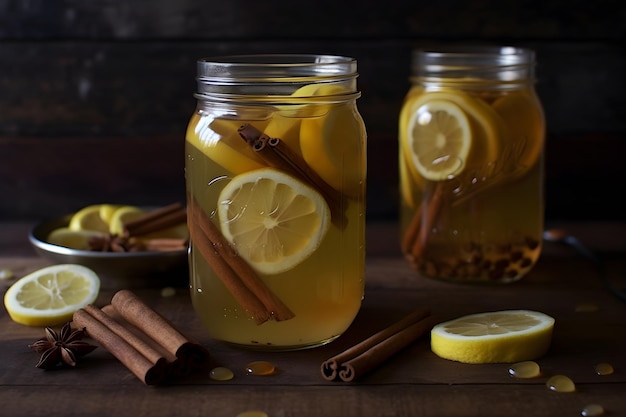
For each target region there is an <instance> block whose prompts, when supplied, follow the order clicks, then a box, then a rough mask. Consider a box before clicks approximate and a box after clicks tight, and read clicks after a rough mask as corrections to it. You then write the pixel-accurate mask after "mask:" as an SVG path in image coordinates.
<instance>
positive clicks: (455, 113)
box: [401, 91, 506, 181]
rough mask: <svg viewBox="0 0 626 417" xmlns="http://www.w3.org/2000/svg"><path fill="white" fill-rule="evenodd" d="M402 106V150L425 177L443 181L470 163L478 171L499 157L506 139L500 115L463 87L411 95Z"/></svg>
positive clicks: (456, 174) (469, 165)
mask: <svg viewBox="0 0 626 417" xmlns="http://www.w3.org/2000/svg"><path fill="white" fill-rule="evenodd" d="M406 108H407V109H408V110H407V112H408V114H407V115H404V118H405V119H408V124H407V126H408V127H407V128H406V131H404V130H401V139H404V143H403V144H402V146H403V147H404V148H403V151H404V152H406V153H408V154H409V155H411V157H412V161H413V163H414V165H415V168H417V171H418V172H419V174H420V175H421V176H422V177H424V178H425V179H428V180H432V181H442V180H446V179H450V178H453V177H457V176H459V175H460V174H461V173H463V172H464V171H465V170H466V169H467V168H468V167H472V168H475V169H481V168H483V167H484V166H485V165H487V164H488V163H492V162H494V161H495V160H496V159H497V157H498V155H499V152H500V149H501V147H502V143H505V142H506V138H505V130H504V127H503V121H502V119H501V118H500V117H499V116H498V114H497V113H496V112H495V111H494V110H493V109H492V108H491V107H490V106H488V105H487V104H486V103H484V102H482V101H481V100H480V99H476V98H473V97H471V96H469V95H468V94H465V93H463V92H461V91H435V92H424V93H422V94H415V95H413V96H412V97H410V102H409V104H408V105H407V106H406Z"/></svg>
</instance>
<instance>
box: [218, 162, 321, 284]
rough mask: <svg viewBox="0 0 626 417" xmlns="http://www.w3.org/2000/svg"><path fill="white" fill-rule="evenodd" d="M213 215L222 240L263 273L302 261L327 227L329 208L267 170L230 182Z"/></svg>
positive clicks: (294, 183) (301, 187) (291, 181)
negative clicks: (218, 224) (225, 240)
mask: <svg viewBox="0 0 626 417" xmlns="http://www.w3.org/2000/svg"><path fill="white" fill-rule="evenodd" d="M217 212H218V216H219V221H220V228H221V231H222V234H223V235H224V237H225V238H226V239H228V241H229V242H230V243H232V244H233V246H234V247H235V249H236V250H237V252H238V253H239V255H240V256H241V257H243V258H244V259H245V260H246V261H248V263H250V265H251V266H252V267H253V268H254V269H255V270H257V271H258V272H260V273H264V274H278V273H280V272H284V271H287V270H289V269H291V268H293V267H295V266H296V265H298V264H299V263H300V262H302V261H304V260H305V259H307V258H308V257H309V256H310V255H311V254H312V253H313V252H314V251H315V250H316V249H317V248H318V247H319V245H320V243H321V241H322V239H323V238H324V236H325V234H326V232H327V231H328V227H329V224H330V222H329V221H330V210H329V208H328V205H327V204H326V201H325V200H324V198H323V197H322V196H321V195H320V194H319V193H318V192H317V191H316V190H314V189H313V188H311V187H309V186H308V185H307V184H305V183H303V182H301V181H300V180H298V179H295V178H293V177H291V176H289V175H287V174H284V173H283V172H281V171H278V170H275V169H271V168H263V169H259V170H255V171H250V172H247V173H244V174H240V175H238V176H236V177H234V178H233V179H232V180H231V181H230V182H229V183H228V184H227V185H226V186H225V187H224V189H223V190H222V192H221V193H220V196H219V199H218V207H217Z"/></svg>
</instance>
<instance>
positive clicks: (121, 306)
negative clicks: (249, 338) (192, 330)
mask: <svg viewBox="0 0 626 417" xmlns="http://www.w3.org/2000/svg"><path fill="white" fill-rule="evenodd" d="M111 305H113V307H115V309H116V310H117V311H118V312H119V313H120V315H121V316H122V317H123V318H124V319H125V320H126V321H128V322H129V323H131V324H133V325H134V326H136V327H137V328H138V329H140V330H141V331H143V332H144V333H145V334H146V335H147V336H149V337H151V338H152V339H154V340H157V341H158V342H159V344H160V345H161V346H163V348H164V349H165V350H166V351H168V352H170V353H171V354H172V355H173V356H175V357H176V358H178V359H180V360H181V362H182V363H184V364H188V366H190V367H192V368H196V369H197V368H202V367H204V366H206V364H208V361H209V353H208V351H207V350H206V349H205V348H204V347H202V346H201V345H200V344H198V343H197V342H195V341H192V340H190V339H188V338H187V337H186V336H184V335H183V334H181V333H180V332H179V331H178V330H176V329H175V328H174V326H173V325H172V324H171V323H170V322H169V321H168V320H166V319H165V318H164V317H163V316H161V315H160V314H159V313H157V312H156V311H154V310H153V309H151V308H150V307H149V306H148V305H146V304H145V303H144V302H143V301H142V300H141V299H140V298H139V297H137V296H136V295H135V294H134V293H133V292H131V291H130V290H120V291H118V292H116V293H115V295H113V298H112V299H111Z"/></svg>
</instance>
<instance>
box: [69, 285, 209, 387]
mask: <svg viewBox="0 0 626 417" xmlns="http://www.w3.org/2000/svg"><path fill="white" fill-rule="evenodd" d="M73 321H74V323H75V325H76V326H78V327H81V328H85V329H86V332H87V334H88V335H89V336H90V337H91V338H93V339H94V340H96V341H97V342H98V343H100V344H101V345H102V347H103V348H104V349H106V350H107V351H109V352H110V353H111V354H112V355H113V356H115V357H116V358H117V359H118V360H119V361H120V362H122V363H123V364H124V365H125V366H126V367H127V368H128V369H129V370H130V371H131V372H132V373H133V374H135V376H136V377H137V378H139V379H140V380H141V381H142V382H143V383H145V384H146V385H158V384H160V383H162V382H164V381H165V380H166V379H167V378H169V377H175V376H180V375H182V374H186V373H189V372H191V371H192V370H198V369H202V368H204V367H205V366H206V365H207V364H208V361H209V353H208V351H207V350H206V349H205V348H204V347H202V346H200V345H199V344H198V343H195V342H193V341H191V340H189V339H188V338H186V337H185V336H183V335H182V334H181V333H180V332H178V330H176V329H175V328H174V327H173V325H171V324H170V323H169V322H168V321H167V320H166V319H165V318H163V317H162V316H161V315H160V314H158V313H157V312H156V311H154V310H153V309H151V308H150V307H148V306H147V305H146V304H145V303H143V301H141V300H140V299H139V298H138V297H137V296H136V295H135V294H134V293H132V292H131V291H129V290H121V291H119V292H117V293H116V294H115V295H114V296H113V299H112V300H111V305H108V306H105V307H103V309H99V308H97V307H95V306H93V305H88V306H85V307H83V308H81V309H80V310H78V311H76V312H75V313H74V316H73ZM129 323H130V324H132V326H130V325H129Z"/></svg>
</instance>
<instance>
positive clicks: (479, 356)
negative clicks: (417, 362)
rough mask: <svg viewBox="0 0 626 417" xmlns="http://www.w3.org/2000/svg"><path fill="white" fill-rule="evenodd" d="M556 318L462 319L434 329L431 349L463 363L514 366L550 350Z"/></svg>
mask: <svg viewBox="0 0 626 417" xmlns="http://www.w3.org/2000/svg"><path fill="white" fill-rule="evenodd" d="M553 328H554V319H553V318H552V317H550V316H548V315H546V314H544V313H540V312H537V311H530V310H505V311H494V312H487V313H478V314H471V315H467V316H463V317H460V318H457V319H454V320H450V321H447V322H444V323H440V324H437V325H436V326H434V327H433V329H432V330H431V349H432V351H433V352H434V353H435V354H436V355H438V356H439V357H442V358H444V359H450V360H454V361H458V362H463V363H511V362H518V361H524V360H532V359H536V358H538V357H540V356H542V355H544V354H545V353H546V352H547V351H548V348H549V347H550V342H551V340H552V330H553Z"/></svg>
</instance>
